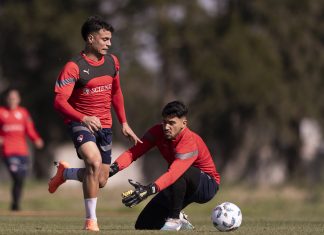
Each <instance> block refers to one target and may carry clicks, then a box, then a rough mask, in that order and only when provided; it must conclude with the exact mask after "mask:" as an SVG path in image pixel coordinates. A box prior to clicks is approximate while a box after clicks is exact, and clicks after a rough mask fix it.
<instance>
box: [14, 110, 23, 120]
mask: <svg viewBox="0 0 324 235" xmlns="http://www.w3.org/2000/svg"><path fill="white" fill-rule="evenodd" d="M14 115H15V118H16V119H18V120H20V119H22V114H21V112H15V114H14Z"/></svg>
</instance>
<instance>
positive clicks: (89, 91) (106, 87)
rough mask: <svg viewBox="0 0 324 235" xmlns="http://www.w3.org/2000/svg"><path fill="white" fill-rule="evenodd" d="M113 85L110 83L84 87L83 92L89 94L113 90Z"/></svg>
mask: <svg viewBox="0 0 324 235" xmlns="http://www.w3.org/2000/svg"><path fill="white" fill-rule="evenodd" d="M111 87H112V84H108V85H104V86H97V87H93V88H84V89H83V94H84V95H89V94H95V93H100V92H104V91H108V90H111Z"/></svg>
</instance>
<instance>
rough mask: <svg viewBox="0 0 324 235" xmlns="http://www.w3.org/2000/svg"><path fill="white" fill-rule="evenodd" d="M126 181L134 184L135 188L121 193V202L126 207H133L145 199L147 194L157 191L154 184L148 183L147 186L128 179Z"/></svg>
mask: <svg viewBox="0 0 324 235" xmlns="http://www.w3.org/2000/svg"><path fill="white" fill-rule="evenodd" d="M128 182H129V183H130V184H131V185H132V186H134V188H135V190H132V189H131V190H128V191H126V192H124V193H122V203H123V204H124V205H125V206H127V207H133V206H135V205H137V204H138V203H140V202H141V201H143V200H145V199H146V198H147V197H148V196H150V195H152V194H155V193H157V191H158V190H157V186H156V184H154V183H153V184H149V185H147V186H144V185H141V184H140V183H138V182H134V181H133V180H131V179H129V180H128Z"/></svg>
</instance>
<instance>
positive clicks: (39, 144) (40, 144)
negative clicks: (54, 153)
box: [35, 139, 44, 149]
mask: <svg viewBox="0 0 324 235" xmlns="http://www.w3.org/2000/svg"><path fill="white" fill-rule="evenodd" d="M35 147H36V148H37V149H42V148H43V147H44V141H43V140H42V139H38V140H36V141H35Z"/></svg>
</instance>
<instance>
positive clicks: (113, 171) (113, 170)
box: [109, 162, 119, 177]
mask: <svg viewBox="0 0 324 235" xmlns="http://www.w3.org/2000/svg"><path fill="white" fill-rule="evenodd" d="M118 171H119V166H118V163H117V162H114V163H113V164H111V165H110V169H109V177H112V176H113V175H115V174H116V173H117V172H118Z"/></svg>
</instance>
